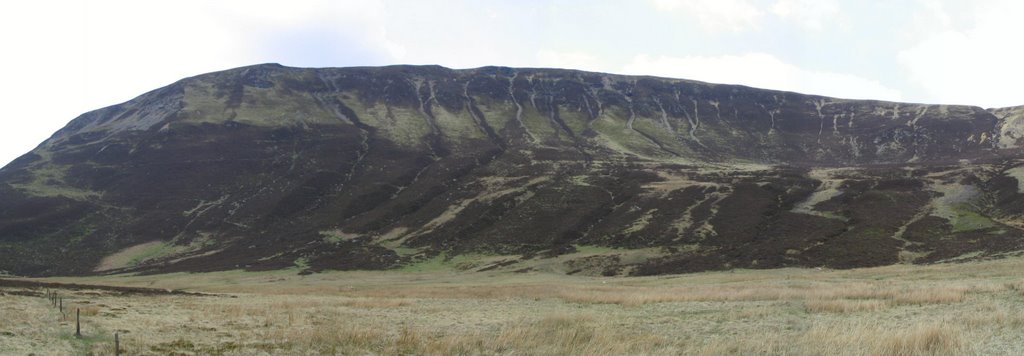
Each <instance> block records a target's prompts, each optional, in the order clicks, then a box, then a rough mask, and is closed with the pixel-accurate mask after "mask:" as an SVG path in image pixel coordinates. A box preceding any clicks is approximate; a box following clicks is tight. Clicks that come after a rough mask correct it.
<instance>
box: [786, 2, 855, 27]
mask: <svg viewBox="0 0 1024 356" xmlns="http://www.w3.org/2000/svg"><path fill="white" fill-rule="evenodd" d="M772 12H773V13H774V14H775V15H776V16H779V17H780V18H782V19H784V20H788V21H792V22H793V23H795V24H797V25H798V26H800V27H803V28H805V29H808V30H812V31H821V30H822V29H824V28H825V26H826V25H828V24H830V23H834V22H835V21H837V18H838V17H839V14H840V9H839V2H838V1H837V0H779V1H777V2H776V3H775V5H773V6H772Z"/></svg>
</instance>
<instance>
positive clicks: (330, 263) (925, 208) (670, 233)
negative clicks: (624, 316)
mask: <svg viewBox="0 0 1024 356" xmlns="http://www.w3.org/2000/svg"><path fill="white" fill-rule="evenodd" d="M1021 112H1022V111H1021V109H1020V108H1005V109H992V110H985V109H982V108H977V107H968V106H945V105H922V104H906V103H891V102H878V101H859V100H845V99H836V98H827V97H820V96H810V95H803V94H797V93H789V92H779V91H769V90H761V89H754V88H748V87H742V86H730V85H715V84H708V83H701V82H694V81H687V80H677V79H666V78H653V77H630V76H618V75H609V74H601V73H588V72H580V71H570V70H554V69H513V68H502V67H485V68H479V69H469V70H451V69H447V68H442V67H436V66H393V67H380V68H325V69H300V68H286V67H282V66H278V65H258V66H252V67H244V68H238V69H233V70H229V71H224V72H217V73H211V74H205V75H201V76H197V77H193V78H187V79H184V80H181V81H179V82H177V83H174V84H172V85H170V86H167V87H165V88H161V89H158V90H155V91H153V92H150V93H146V94H144V95H142V96H140V97H138V98H136V99H134V100H132V101H129V102H127V103H124V104H120V105H115V106H111V107H108V108H104V109H101V110H97V111H94V112H90V113H87V114H84V115H82V116H81V117H79V118H77V119H75V120H73V121H72V122H71V123H69V124H68V126H67V127H65V128H64V129H62V130H60V131H58V132H57V133H55V134H54V136H53V137H51V138H50V139H49V140H47V141H46V142H44V143H43V144H41V145H40V146H39V147H37V148H36V149H35V150H33V151H32V152H31V153H29V154H26V155H25V156H23V157H21V158H19V159H18V160H16V161H15V162H13V163H11V164H10V165H8V166H7V167H4V168H3V169H2V170H0V254H3V255H4V256H12V257H10V258H5V259H4V260H2V261H0V270H5V271H9V272H11V273H16V274H29V275H50V274H89V273H108V272H119V271H128V270H134V271H143V272H160V271H207V270H225V269H249V270H263V269H280V268H292V267H296V266H297V267H298V268H299V269H301V270H304V271H319V270H325V269H387V268H408V267H409V266H417V265H421V264H424V263H435V262H438V261H441V262H443V261H449V262H450V261H460V259H461V261H467V262H466V263H461V264H460V266H461V267H462V268H466V269H507V270H519V271H528V270H531V269H549V270H557V271H563V272H569V273H592V274H609V275H611V274H653V273H667V272H686V271H701V270H714V269H724V268H772V267H783V266H826V267H837V268H848V267H859V266H873V265H883V264H892V263H901V262H902V263H928V262H938V261H948V260H960V259H972V258H987V257H992V256H999V255H1004V254H1008V253H1016V251H1018V250H1020V249H1021V242H1020V241H1021V238H1022V237H1024V236H1022V232H1021V230H1020V227H1021V225H1022V224H1021V221H1022V220H1021V219H1020V216H1021V214H1022V212H1024V201H1022V200H1021V197H1022V195H1021V189H1019V188H1018V186H1017V185H1018V177H1024V174H1022V173H1021V172H1024V170H1022V169H1021V168H1018V166H1019V165H1020V162H1019V158H1020V150H1019V146H1020V144H1019V143H1018V140H1019V139H1020V138H1021V137H1024V134H1022V132H1024V129H1021V128H1020V127H1021V126H1022V125H1021V123H1020V120H1019V119H1020V117H1021Z"/></svg>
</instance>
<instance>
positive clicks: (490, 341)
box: [0, 258, 1024, 355]
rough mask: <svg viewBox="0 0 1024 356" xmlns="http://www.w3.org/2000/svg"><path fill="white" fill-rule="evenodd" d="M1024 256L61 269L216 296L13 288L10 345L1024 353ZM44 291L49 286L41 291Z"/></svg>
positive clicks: (0, 333)
mask: <svg viewBox="0 0 1024 356" xmlns="http://www.w3.org/2000/svg"><path fill="white" fill-rule="evenodd" d="M1022 271H1024V259H1021V258H1013V259H1007V260H1000V261H989V262H973V263H963V264H947V265H934V266H892V267H883V268H870V269H858V270H844V271H831V270H814V269H782V270H764V271H750V270H744V271H734V272H714V273H700V274H692V275H679V276H663V277H649V278H595V277H574V276H565V275H559V274H551V273H536V274H510V273H493V274H488V273H464V272H458V271H454V270H446V271H430V272H418V273H417V272H336V273H324V274H315V275H308V276H299V275H296V274H295V271H280V272H270V273H246V272H223V273H208V274H172V275H161V276H111V277H96V278H53V279H47V280H46V281H48V282H75V283H90V284H106V285H118V286H136V287H153V288H166V289H186V290H189V291H198V292H204V293H211V294H212V295H209V296H183V295H155V296H149V295H138V294H128V295H122V294H118V293H115V292H109V291H100V290H59V292H60V293H61V294H62V295H64V296H65V303H66V304H68V305H72V307H76V306H77V307H82V308H83V309H82V310H83V317H82V319H83V326H82V329H83V333H85V334H86V338H85V339H76V338H74V337H73V336H72V334H73V333H74V324H73V322H68V321H62V320H60V319H61V317H60V313H59V312H58V311H57V310H56V309H54V308H52V307H50V306H49V305H48V304H47V300H46V298H45V297H43V296H42V294H41V293H43V291H42V290H33V289H27V288H3V289H0V293H2V295H0V350H3V352H2V353H10V354H21V355H24V354H28V353H36V354H39V355H47V354H55V355H59V354H81V353H88V352H94V353H97V354H112V351H113V349H112V345H113V333H114V332H115V331H116V332H119V333H120V335H121V340H122V348H123V350H124V351H125V353H126V354H130V355H136V354H154V355H164V354H182V355H193V354H225V355H252V354H283V355H306V354H581V355H582V354H585V355H591V354H709V355H713V354H751V353H757V354H796V355H804V354H828V355H832V354H865V355H916V354H940V355H941V354H986V355H988V354H1024V294H1022V291H1024V275H1022ZM32 293H40V294H38V295H35V296H33V295H32Z"/></svg>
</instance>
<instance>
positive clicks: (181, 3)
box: [0, 0, 1024, 166]
mask: <svg viewBox="0 0 1024 356" xmlns="http://www.w3.org/2000/svg"><path fill="white" fill-rule="evenodd" d="M1021 18H1024V1H1018V0H975V1H970V0H930V1H926V0H849V1H843V0H564V1H555V0H546V1H542V0H504V1H499V0H448V1H446V0H436V1H434V0H352V1H348V0H335V1H328V0H289V1H287V2H285V1H264V0H227V1H213V0H175V1H137V0H130V1H119V0H111V1H100V0H75V1H72V0H65V1H56V0H32V1H27V0H23V1H4V2H2V3H0V46H2V48H3V50H2V55H0V98H3V99H2V104H3V105H2V107H0V166H2V165H6V164H7V163H8V162H10V161H11V160H13V159H15V158H17V157H18V156H20V155H22V154H25V153H27V152H29V151H31V150H32V149H33V148H34V147H36V146H37V145H38V144H40V143H41V142H42V141H44V140H45V139H46V138H48V137H49V136H50V135H52V134H53V132H55V131H57V130H58V129H60V128H61V127H63V126H64V125H66V124H67V123H68V122H69V121H70V120H72V119H74V118H75V117H77V116H78V115H80V114H82V113H85V112H87V111H91V110H95V109H98V108H101V107H104V106H108V105H113V104H117V103H121V102H124V101H127V100H130V99H132V98H133V97H135V96H138V95H140V94H142V93H144V92H146V91H149V90H152V89H156V88H159V87H162V86H165V85H167V84H170V83H172V82H174V81H176V80H178V79H181V78H184V77H188V76H193V75H197V74H202V73H207V72H212V71H218V70H224V69H229V68H234V67H240V66H245V65H250V64H256V63H280V64H283V65H286V66H294V67H344V66H377V65H390V64H439V65H442V66H446V67H451V68H473V67H480V66H486V65H499V66H511V67H557V68H573V69H582V70H592V71H600V72H609V73H619V74H642V75H656V76H664V77H675V78H686V79H695V80H702V81H707V82H714V83H728V84H743V85H748V86H753V87H761V88H769V89H780V90H789V91H796V92H803V93H809V94H819V95H827V96H835V97H843V98H856V99H880V100H892V101H907V102H921V103H935V104H968V105H977V106H982V107H986V108H988V107H1003V106H1014V105H1024V95H1021V94H1020V91H1018V90H1017V89H1016V87H1017V85H1019V84H1018V83H1024V65H1022V64H1024V46H1022V45H1021V44H1020V36H1021V35H1022V34H1024V21H1020V20H1019V19H1021Z"/></svg>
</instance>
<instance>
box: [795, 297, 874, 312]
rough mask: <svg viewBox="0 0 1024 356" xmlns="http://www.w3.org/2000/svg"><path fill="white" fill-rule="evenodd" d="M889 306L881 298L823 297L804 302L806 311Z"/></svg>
mask: <svg viewBox="0 0 1024 356" xmlns="http://www.w3.org/2000/svg"><path fill="white" fill-rule="evenodd" d="M889 306H890V304H889V303H886V302H885V301H881V300H874V299H868V300H850V299H825V300H809V301H807V302H806V303H805V304H804V308H805V309H806V310H807V312H808V313H822V312H828V313H856V312H863V311H878V310H882V309H885V308H888V307H889Z"/></svg>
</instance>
